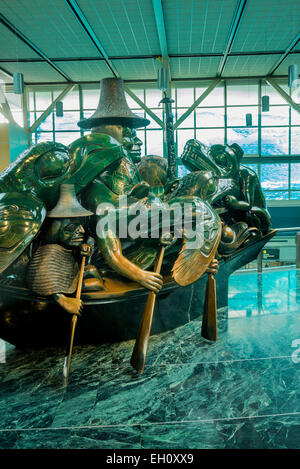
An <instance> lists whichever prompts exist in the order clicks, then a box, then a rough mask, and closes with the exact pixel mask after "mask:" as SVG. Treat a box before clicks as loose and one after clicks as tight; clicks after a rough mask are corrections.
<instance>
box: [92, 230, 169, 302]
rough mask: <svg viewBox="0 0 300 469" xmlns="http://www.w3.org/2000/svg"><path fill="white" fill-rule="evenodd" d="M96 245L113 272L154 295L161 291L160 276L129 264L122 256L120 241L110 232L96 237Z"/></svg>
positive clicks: (161, 281) (161, 282) (161, 280)
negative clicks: (136, 283) (152, 292)
mask: <svg viewBox="0 0 300 469" xmlns="http://www.w3.org/2000/svg"><path fill="white" fill-rule="evenodd" d="M97 244H98V248H99V249H100V251H101V253H102V254H103V256H104V258H105V260H106V262H107V264H108V265H109V266H110V267H111V268H112V269H113V270H114V271H115V272H117V273H119V274H120V275H123V276H124V277H127V278H129V279H130V280H133V281H135V282H138V283H139V284H140V285H142V286H143V287H145V288H148V290H152V291H154V292H156V293H157V292H158V291H159V290H160V289H161V287H162V284H163V279H162V276H161V275H160V274H157V273H155V272H149V271H148V270H142V269H140V268H139V267H138V266H136V265H135V264H133V263H132V262H130V261H129V260H128V259H127V258H126V257H125V256H124V255H123V252H122V246H121V242H120V239H119V238H117V237H116V236H115V235H113V233H112V232H109V233H107V234H106V236H105V237H98V238H97Z"/></svg>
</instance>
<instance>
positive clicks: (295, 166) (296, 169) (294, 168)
mask: <svg viewBox="0 0 300 469" xmlns="http://www.w3.org/2000/svg"><path fill="white" fill-rule="evenodd" d="M291 189H300V163H292V164H291Z"/></svg>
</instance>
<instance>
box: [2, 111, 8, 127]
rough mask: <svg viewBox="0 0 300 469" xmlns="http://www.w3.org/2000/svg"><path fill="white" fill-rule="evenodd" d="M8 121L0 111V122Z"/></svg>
mask: <svg viewBox="0 0 300 469" xmlns="http://www.w3.org/2000/svg"><path fill="white" fill-rule="evenodd" d="M7 122H8V119H6V117H4V116H3V114H1V113H0V124H5V123H7Z"/></svg>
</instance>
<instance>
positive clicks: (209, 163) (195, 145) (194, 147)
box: [181, 139, 221, 176]
mask: <svg viewBox="0 0 300 469" xmlns="http://www.w3.org/2000/svg"><path fill="white" fill-rule="evenodd" d="M181 159H182V162H183V163H184V165H185V166H186V167H187V168H188V169H189V170H190V171H201V170H208V171H212V172H213V174H214V175H215V176H221V171H220V169H219V167H218V166H217V164H216V163H215V161H214V160H213V159H212V158H211V155H210V154H209V148H208V147H207V146H206V145H204V144H203V143H201V142H199V141H198V140H196V139H191V140H188V141H187V142H186V144H185V146H184V150H183V153H182V155H181Z"/></svg>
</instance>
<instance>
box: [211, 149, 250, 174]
mask: <svg viewBox="0 0 300 469" xmlns="http://www.w3.org/2000/svg"><path fill="white" fill-rule="evenodd" d="M209 154H210V157H211V158H212V160H213V161H214V162H215V164H216V165H217V166H218V168H219V169H220V171H221V173H222V176H223V177H227V178H230V177H234V176H235V175H236V174H237V172H238V170H239V167H240V158H241V157H242V155H243V151H242V149H241V148H240V147H239V146H238V145H237V144H233V145H231V146H228V145H212V146H211V147H210V150H209Z"/></svg>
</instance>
